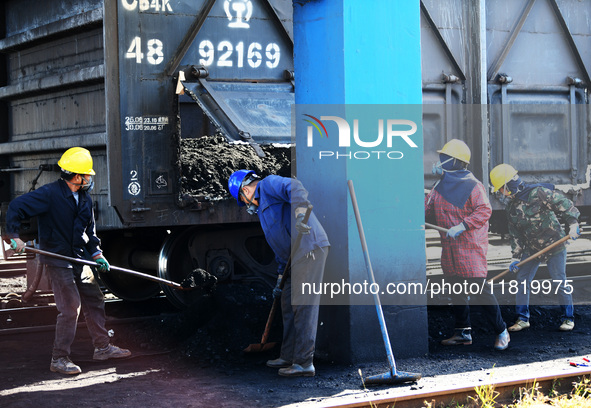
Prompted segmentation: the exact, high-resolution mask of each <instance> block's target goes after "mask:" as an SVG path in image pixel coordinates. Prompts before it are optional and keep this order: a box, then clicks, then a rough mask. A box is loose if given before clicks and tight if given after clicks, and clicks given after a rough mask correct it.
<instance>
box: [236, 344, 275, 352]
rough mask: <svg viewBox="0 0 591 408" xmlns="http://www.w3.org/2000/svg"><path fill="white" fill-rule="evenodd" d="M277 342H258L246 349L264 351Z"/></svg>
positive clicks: (248, 350)
mask: <svg viewBox="0 0 591 408" xmlns="http://www.w3.org/2000/svg"><path fill="white" fill-rule="evenodd" d="M275 344H277V343H258V344H251V345H249V346H248V347H247V348H245V349H244V352H245V353H262V352H263V351H267V350H271V349H272V348H273V347H275Z"/></svg>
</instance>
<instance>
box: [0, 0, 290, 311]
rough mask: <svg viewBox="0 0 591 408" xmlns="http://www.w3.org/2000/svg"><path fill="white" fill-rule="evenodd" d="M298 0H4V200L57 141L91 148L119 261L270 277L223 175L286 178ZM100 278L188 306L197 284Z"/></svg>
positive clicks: (107, 233)
mask: <svg viewBox="0 0 591 408" xmlns="http://www.w3.org/2000/svg"><path fill="white" fill-rule="evenodd" d="M291 10H292V4H291V1H266V0H247V1H243V0H218V1H215V0H197V1H196V0H150V1H148V0H105V1H99V0H83V1H70V0H49V1H43V2H39V1H34V0H25V1H21V0H18V1H7V2H3V4H2V6H1V12H2V18H1V21H2V28H3V31H4V36H3V38H2V39H1V40H0V50H1V51H2V57H3V59H4V61H3V63H2V64H1V66H2V68H3V69H2V72H1V73H0V76H2V82H3V83H2V87H1V88H0V99H1V101H2V108H1V109H0V111H1V112H2V119H3V120H2V121H1V123H2V125H1V126H2V127H3V129H2V131H1V135H0V138H1V143H0V160H1V163H0V168H1V169H2V171H1V172H0V174H1V175H2V180H1V182H2V190H1V194H2V201H3V202H5V203H6V202H8V201H10V200H11V199H12V198H14V197H15V196H18V195H20V194H22V193H25V192H27V191H29V190H30V189H31V188H34V187H35V186H36V185H38V184H44V183H46V182H49V181H52V180H54V179H55V178H57V177H58V176H59V173H56V171H58V170H59V169H57V168H56V165H55V164H56V162H57V159H58V158H59V157H60V155H61V154H62V153H63V151H65V150H66V149H67V148H69V147H72V146H84V147H86V148H88V149H89V150H91V153H92V155H93V157H94V169H95V171H96V173H97V176H96V182H95V189H94V191H93V198H94V200H95V204H96V207H95V214H96V218H97V231H98V234H99V236H100V237H101V239H102V242H103V249H104V251H105V254H106V256H107V258H108V259H109V260H110V262H111V263H113V264H115V265H118V266H123V267H127V268H132V269H136V270H139V271H142V272H147V273H150V274H153V275H159V276H160V277H161V278H164V279H167V280H172V281H177V282H178V281H181V280H182V279H183V277H184V276H186V275H187V274H188V273H189V272H190V271H191V270H192V269H193V268H196V267H201V268H206V269H207V270H208V271H210V272H211V273H213V274H215V275H216V276H217V277H218V280H219V281H221V282H224V281H230V280H233V281H250V282H252V281H255V282H257V281H258V282H260V283H262V284H264V282H265V281H267V280H268V281H269V282H271V281H274V280H275V265H274V256H273V254H272V252H271V250H270V248H269V247H268V246H267V244H266V242H265V240H264V237H263V235H262V231H261V230H260V227H259V226H258V223H257V222H253V219H254V220H256V218H252V217H249V216H248V215H245V214H244V212H240V211H238V209H237V206H236V202H235V201H233V200H229V199H228V194H227V190H226V187H225V186H227V179H228V178H229V176H230V174H231V173H232V172H233V171H234V170H237V169H238V168H245V167H251V168H253V169H254V170H256V171H257V172H259V173H262V174H261V175H266V173H271V172H273V173H279V174H283V175H289V172H290V167H289V163H290V158H291V157H290V153H289V148H288V147H285V146H287V145H288V144H289V143H290V139H291V127H290V119H291V105H292V104H293V103H294V89H293V87H294V85H293V82H292V79H293V57H292V55H293V39H292V38H291V35H292V34H291V25H292V23H291V15H292V12H291ZM282 146H283V147H282ZM31 229H34V227H31ZM30 232H34V231H30ZM103 281H104V283H105V285H106V286H107V287H108V288H109V289H110V290H111V291H112V292H113V293H115V294H116V295H117V296H119V297H120V298H123V299H127V300H143V299H147V298H150V297H152V296H154V295H156V294H157V293H159V292H160V291H161V290H164V292H165V294H166V296H167V298H168V299H170V301H171V302H172V303H174V304H175V305H177V306H179V307H183V306H184V305H185V304H186V302H187V301H186V299H187V298H186V297H187V296H193V295H192V294H187V292H183V291H178V290H175V289H171V288H169V287H163V288H161V287H160V286H159V284H158V283H154V282H152V281H149V280H142V279H138V278H136V277H130V276H129V275H125V274H116V273H113V274H109V275H106V276H104V277H103Z"/></svg>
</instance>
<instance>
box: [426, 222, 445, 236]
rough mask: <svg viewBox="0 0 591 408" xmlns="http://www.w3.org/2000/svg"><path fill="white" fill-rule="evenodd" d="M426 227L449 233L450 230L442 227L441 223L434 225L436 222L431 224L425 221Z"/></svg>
mask: <svg viewBox="0 0 591 408" xmlns="http://www.w3.org/2000/svg"><path fill="white" fill-rule="evenodd" d="M425 227H427V228H431V229H434V230H437V231H440V232H445V233H446V234H447V231H449V230H448V229H445V228H443V227H440V226H439V225H434V224H429V223H428V222H426V223H425Z"/></svg>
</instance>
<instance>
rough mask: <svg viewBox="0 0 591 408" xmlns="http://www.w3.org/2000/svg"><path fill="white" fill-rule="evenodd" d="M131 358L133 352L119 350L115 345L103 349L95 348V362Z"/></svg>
mask: <svg viewBox="0 0 591 408" xmlns="http://www.w3.org/2000/svg"><path fill="white" fill-rule="evenodd" d="M129 356H131V352H130V351H129V350H126V349H122V348H119V347H117V346H115V345H113V344H109V345H107V346H106V347H103V348H95V349H94V355H93V356H92V359H93V360H108V359H110V358H123V357H129Z"/></svg>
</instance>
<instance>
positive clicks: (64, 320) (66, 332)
mask: <svg viewBox="0 0 591 408" xmlns="http://www.w3.org/2000/svg"><path fill="white" fill-rule="evenodd" d="M45 270H46V271H47V272H48V274H49V278H50V280H51V287H52V289H53V296H54V298H55V305H56V307H57V310H58V312H59V314H58V316H57V323H56V325H55V341H54V344H53V352H52V357H53V358H59V357H65V356H69V355H70V347H71V345H72V343H73V342H74V337H75V336H76V325H77V323H78V316H79V314H80V308H82V312H83V313H84V318H85V319H86V326H87V327H88V332H89V333H90V337H91V338H92V343H93V344H94V347H99V348H100V347H105V346H107V345H108V344H109V335H108V333H107V330H106V328H105V301H104V296H103V293H102V292H101V290H100V287H99V285H98V284H97V282H96V281H95V279H94V275H93V274H92V271H91V270H90V267H88V266H84V267H83V266H81V265H74V268H62V267H58V266H53V265H45Z"/></svg>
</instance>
